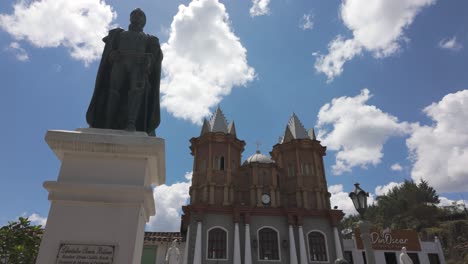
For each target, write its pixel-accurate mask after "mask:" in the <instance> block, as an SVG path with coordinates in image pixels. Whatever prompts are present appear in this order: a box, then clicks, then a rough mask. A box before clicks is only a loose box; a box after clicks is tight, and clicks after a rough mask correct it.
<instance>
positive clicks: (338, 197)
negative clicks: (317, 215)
mask: <svg viewBox="0 0 468 264" xmlns="http://www.w3.org/2000/svg"><path fill="white" fill-rule="evenodd" d="M328 191H329V192H330V193H331V197H330V204H331V207H332V208H333V207H334V206H338V209H339V210H343V212H344V213H345V214H346V215H355V214H358V212H357V211H356V209H355V208H354V205H353V202H352V201H351V198H349V192H344V191H343V185H342V184H337V185H331V186H329V187H328ZM351 191H352V190H351ZM373 203H374V195H373V194H369V197H368V198H367V204H373Z"/></svg>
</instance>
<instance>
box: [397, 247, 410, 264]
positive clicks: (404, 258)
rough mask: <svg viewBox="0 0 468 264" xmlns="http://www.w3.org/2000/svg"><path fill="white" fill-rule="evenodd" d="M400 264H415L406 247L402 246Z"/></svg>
mask: <svg viewBox="0 0 468 264" xmlns="http://www.w3.org/2000/svg"><path fill="white" fill-rule="evenodd" d="M400 264H413V260H411V258H410V257H409V256H408V253H406V248H405V247H402V248H401V254H400Z"/></svg>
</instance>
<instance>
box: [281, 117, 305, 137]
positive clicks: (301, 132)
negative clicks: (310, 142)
mask: <svg viewBox="0 0 468 264" xmlns="http://www.w3.org/2000/svg"><path fill="white" fill-rule="evenodd" d="M300 138H310V137H309V135H308V133H307V131H306V129H305V128H304V126H303V125H302V123H301V121H300V120H299V118H298V117H297V116H296V114H295V113H293V114H292V116H291V118H290V119H289V121H288V125H287V126H286V131H285V132H284V138H283V142H288V141H291V140H293V139H300Z"/></svg>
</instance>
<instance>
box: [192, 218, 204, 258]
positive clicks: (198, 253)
mask: <svg viewBox="0 0 468 264" xmlns="http://www.w3.org/2000/svg"><path fill="white" fill-rule="evenodd" d="M201 251H202V223H201V222H198V223H197V237H196V239H195V254H194V256H193V264H202V252H201Z"/></svg>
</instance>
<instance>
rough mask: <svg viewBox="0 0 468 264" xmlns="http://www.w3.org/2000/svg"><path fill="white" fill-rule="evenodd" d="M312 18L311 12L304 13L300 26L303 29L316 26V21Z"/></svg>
mask: <svg viewBox="0 0 468 264" xmlns="http://www.w3.org/2000/svg"><path fill="white" fill-rule="evenodd" d="M311 18H313V16H312V15H311V14H304V15H303V16H302V19H301V24H300V25H299V27H300V28H302V29H303V30H307V29H312V28H314V22H312V20H311Z"/></svg>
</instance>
